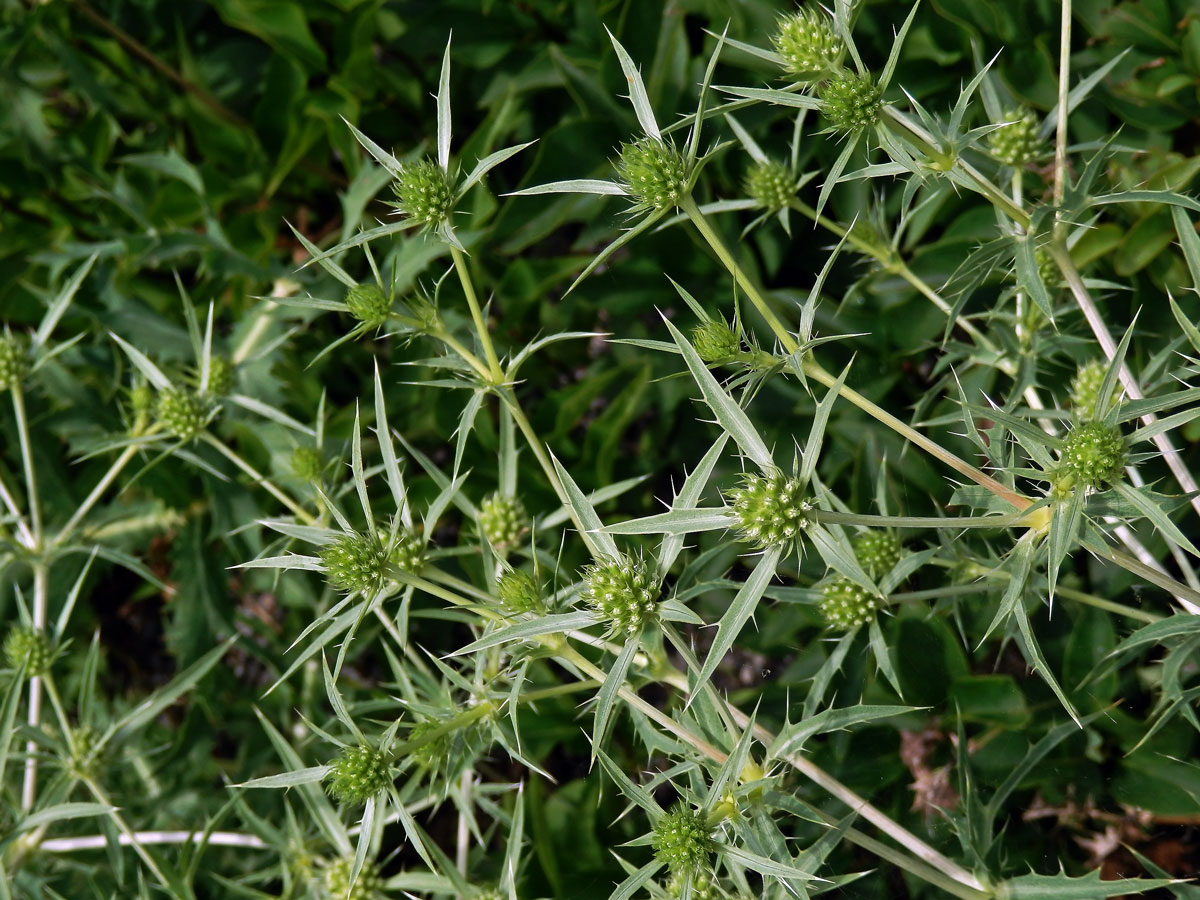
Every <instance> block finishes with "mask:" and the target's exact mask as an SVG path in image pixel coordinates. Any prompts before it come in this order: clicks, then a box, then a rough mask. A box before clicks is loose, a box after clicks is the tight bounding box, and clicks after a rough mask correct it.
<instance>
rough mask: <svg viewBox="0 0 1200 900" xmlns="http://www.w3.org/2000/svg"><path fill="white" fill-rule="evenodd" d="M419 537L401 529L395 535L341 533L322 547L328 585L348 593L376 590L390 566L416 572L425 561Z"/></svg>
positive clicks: (384, 579) (403, 570) (384, 578)
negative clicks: (387, 536) (392, 536)
mask: <svg viewBox="0 0 1200 900" xmlns="http://www.w3.org/2000/svg"><path fill="white" fill-rule="evenodd" d="M425 556H426V554H425V547H424V545H423V544H422V543H421V540H420V538H419V537H417V536H416V535H415V534H413V533H412V532H410V531H407V530H404V531H401V532H400V533H399V534H397V535H396V537H395V538H394V539H385V538H384V537H382V536H380V535H379V534H377V533H374V532H367V533H362V532H354V533H350V534H343V535H341V536H339V537H338V538H336V539H335V540H333V541H331V542H329V543H328V544H326V545H325V546H324V547H322V548H321V553H320V559H321V565H322V567H323V568H324V571H325V577H326V579H327V580H328V581H329V583H330V584H331V585H333V586H334V587H335V588H337V589H338V590H342V591H345V592H347V593H354V592H355V591H361V592H362V593H363V594H366V595H368V596H370V595H372V594H376V593H378V592H379V591H380V590H381V589H382V588H383V586H384V584H385V583H386V582H387V580H388V573H389V571H390V568H391V567H393V566H394V567H395V568H397V569H399V570H400V571H402V572H410V573H415V572H419V571H420V570H421V567H422V566H423V565H424V564H425Z"/></svg>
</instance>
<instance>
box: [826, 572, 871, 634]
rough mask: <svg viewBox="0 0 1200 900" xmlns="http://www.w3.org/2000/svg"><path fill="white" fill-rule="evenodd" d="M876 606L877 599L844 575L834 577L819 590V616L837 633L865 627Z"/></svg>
mask: <svg viewBox="0 0 1200 900" xmlns="http://www.w3.org/2000/svg"><path fill="white" fill-rule="evenodd" d="M878 606H879V598H878V597H876V596H875V595H874V594H872V593H871V592H870V591H868V590H867V589H866V588H865V587H863V586H862V585H860V584H857V583H856V582H853V581H851V580H850V579H849V578H847V577H846V576H844V575H837V576H834V577H833V578H832V579H830V580H829V581H828V582H826V584H825V586H824V587H823V588H821V614H822V615H823V616H825V621H826V622H828V623H829V627H830V628H835V629H837V630H838V631H849V630H850V629H851V628H853V627H854V626H856V625H866V624H867V623H868V622H870V621H871V619H873V618H874V617H875V610H876V608H878Z"/></svg>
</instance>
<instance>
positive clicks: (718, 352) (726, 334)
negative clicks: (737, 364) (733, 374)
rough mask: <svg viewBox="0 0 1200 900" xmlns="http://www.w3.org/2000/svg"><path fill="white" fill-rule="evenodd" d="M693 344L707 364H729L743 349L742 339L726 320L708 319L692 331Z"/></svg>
mask: <svg viewBox="0 0 1200 900" xmlns="http://www.w3.org/2000/svg"><path fill="white" fill-rule="evenodd" d="M692 344H693V346H695V348H696V353H697V354H698V355H699V356H700V358H701V359H702V360H704V361H705V362H706V363H712V364H716V363H723V362H728V361H729V360H731V359H733V358H734V357H735V356H737V354H738V352H739V351H740V350H741V349H742V339H741V337H740V336H739V335H738V333H737V332H736V331H734V329H733V328H731V327H730V326H729V325H728V324H727V323H726V322H725V320H724V319H707V320H705V321H704V322H701V323H700V324H699V325H697V326H696V327H695V328H693V329H692Z"/></svg>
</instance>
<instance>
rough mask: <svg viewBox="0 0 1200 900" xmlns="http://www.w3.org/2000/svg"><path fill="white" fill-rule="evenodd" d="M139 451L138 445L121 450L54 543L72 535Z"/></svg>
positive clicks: (59, 542)
mask: <svg viewBox="0 0 1200 900" xmlns="http://www.w3.org/2000/svg"><path fill="white" fill-rule="evenodd" d="M137 451H138V448H137V446H136V445H130V446H128V447H126V448H125V449H124V450H122V451H121V455H120V456H118V457H117V458H116V459H115V460H114V461H113V464H112V465H111V466H109V467H108V471H107V472H105V473H104V477H103V478H101V479H100V480H99V481H98V482H96V486H95V487H94V488H92V491H91V493H90V494H88V495H87V497H85V498H84V500H83V502H82V503H80V504H79V508H78V509H76V510H75V512H74V513H73V514H72V515H71V518H69V519H68V520H67V524H66V525H64V526H63V527H62V528H61V529H60V530H59V532H58V535H57V536H56V537H55V538H54V543H55V544H56V545H57V544H61V543H63V542H64V541H65V540H66V539H67V538H68V537H70V536H71V532H73V531H74V530H75V527H76V526H77V525H78V524H79V523H80V522H81V521H82V520H83V517H84V516H86V515H87V514H88V513H89V512H90V511H91V509H92V507H93V506H95V505H96V502H97V501H98V500H99V499H100V498H101V496H103V495H104V492H105V491H106V490H108V487H109V485H111V484H112V483H113V480H114V479H115V478H116V477H117V475H119V474H120V473H121V470H122V469H124V468H125V466H127V465H128V464H129V461H130V460H131V459H133V457H134V456H135V455H136V454H137Z"/></svg>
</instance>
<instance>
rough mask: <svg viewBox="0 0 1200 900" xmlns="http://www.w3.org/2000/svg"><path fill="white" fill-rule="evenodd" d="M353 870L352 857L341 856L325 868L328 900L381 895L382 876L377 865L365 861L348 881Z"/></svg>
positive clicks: (374, 899)
mask: <svg viewBox="0 0 1200 900" xmlns="http://www.w3.org/2000/svg"><path fill="white" fill-rule="evenodd" d="M353 872H354V857H353V855H351V856H342V857H339V858H338V859H335V860H333V862H331V863H330V864H329V866H328V868H326V869H325V894H326V896H327V897H328V900H377V898H379V897H382V896H383V893H382V892H383V876H382V875H381V874H380V872H379V866H377V865H375V864H374V863H372V862H370V861H367V862H364V863H363V867H362V868H361V869H360V870H359V872H358V878H356V879H355V880H354V883H353V884H351V883H350V875H351V873H353Z"/></svg>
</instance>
